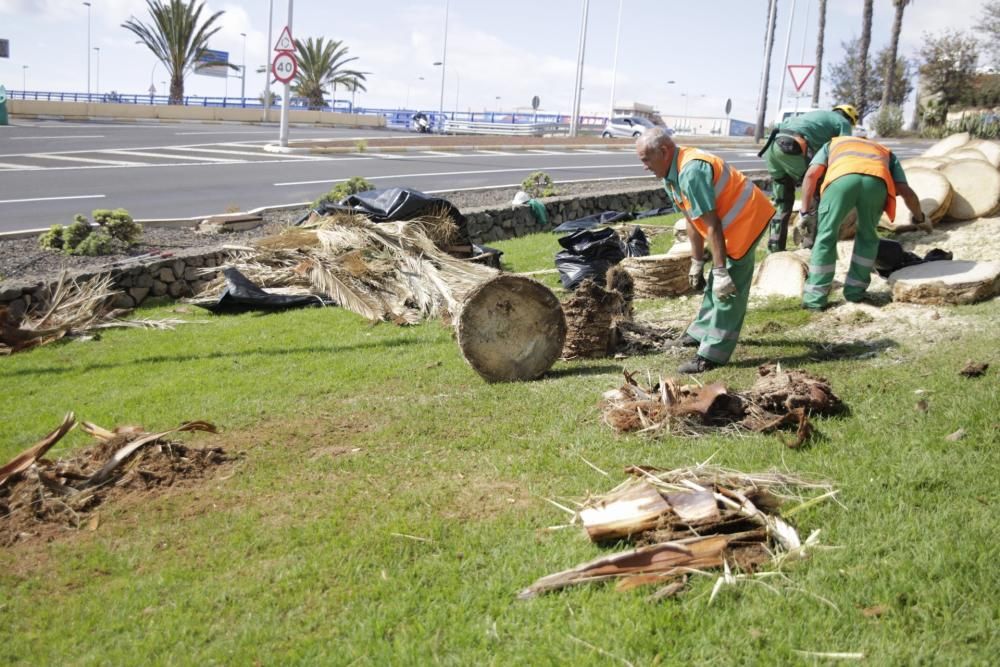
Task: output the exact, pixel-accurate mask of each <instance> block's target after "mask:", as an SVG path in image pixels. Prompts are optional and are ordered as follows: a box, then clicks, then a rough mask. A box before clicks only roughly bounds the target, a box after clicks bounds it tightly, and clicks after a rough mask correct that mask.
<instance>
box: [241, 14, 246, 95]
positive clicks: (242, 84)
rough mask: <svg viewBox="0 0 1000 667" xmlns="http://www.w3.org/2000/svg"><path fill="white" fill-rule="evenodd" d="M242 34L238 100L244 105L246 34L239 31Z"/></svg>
mask: <svg viewBox="0 0 1000 667" xmlns="http://www.w3.org/2000/svg"><path fill="white" fill-rule="evenodd" d="M240 34H241V35H243V65H242V66H241V67H240V100H242V102H241V104H242V105H243V106H246V104H247V34H246V33H245V32H241V33H240Z"/></svg>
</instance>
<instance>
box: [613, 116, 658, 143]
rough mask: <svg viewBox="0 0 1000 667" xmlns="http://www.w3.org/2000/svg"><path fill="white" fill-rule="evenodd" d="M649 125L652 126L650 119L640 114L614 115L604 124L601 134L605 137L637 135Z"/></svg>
mask: <svg viewBox="0 0 1000 667" xmlns="http://www.w3.org/2000/svg"><path fill="white" fill-rule="evenodd" d="M649 127H653V123H652V121H650V120H648V119H646V118H643V117H642V116H615V117H613V118H611V119H610V120H609V121H608V122H607V123H605V124H604V131H603V132H601V136H602V137H604V138H605V139H607V138H609V137H638V136H639V135H640V134H642V133H643V132H644V131H645V130H646V128H649Z"/></svg>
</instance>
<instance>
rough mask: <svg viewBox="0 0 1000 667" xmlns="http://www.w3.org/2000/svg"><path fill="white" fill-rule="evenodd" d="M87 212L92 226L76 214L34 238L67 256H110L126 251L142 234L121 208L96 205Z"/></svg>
mask: <svg viewBox="0 0 1000 667" xmlns="http://www.w3.org/2000/svg"><path fill="white" fill-rule="evenodd" d="M91 215H93V218H94V222H96V223H97V225H96V226H95V225H92V224H91V223H90V221H89V220H87V218H85V217H84V216H82V215H80V214H79V213H77V214H76V215H75V216H73V222H72V224H70V225H68V226H66V227H63V226H62V225H52V227H50V228H49V231H47V232H45V233H44V234H42V235H41V236H40V237H39V238H38V245H39V246H41V247H42V248H46V249H48V250H59V251H61V252H64V253H66V254H67V255H89V256H96V255H112V254H116V253H120V252H124V251H125V250H127V249H128V248H129V246H131V245H132V244H133V243H135V242H136V241H138V240H139V236H140V235H141V234H142V225H140V224H138V223H136V222H135V220H133V219H132V216H131V215H129V212H128V211H126V210H125V209H123V208H116V209H115V210H113V211H112V210H109V209H100V208H99V209H97V210H95V211H93V212H92V214H91Z"/></svg>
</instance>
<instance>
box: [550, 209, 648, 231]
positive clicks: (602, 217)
mask: <svg viewBox="0 0 1000 667" xmlns="http://www.w3.org/2000/svg"><path fill="white" fill-rule="evenodd" d="M633 217H634V216H633V215H632V214H631V213H622V212H621V211H604V212H603V213H594V214H593V215H588V216H586V217H583V218H577V219H576V220H567V221H566V222H564V223H562V224H561V225H559V226H558V227H556V228H555V229H553V230H552V231H553V232H554V233H557V234H561V233H563V232H575V231H579V230H581V229H590V228H592V227H597V226H598V225H609V224H611V223H613V222H622V221H628V220H632V219H633Z"/></svg>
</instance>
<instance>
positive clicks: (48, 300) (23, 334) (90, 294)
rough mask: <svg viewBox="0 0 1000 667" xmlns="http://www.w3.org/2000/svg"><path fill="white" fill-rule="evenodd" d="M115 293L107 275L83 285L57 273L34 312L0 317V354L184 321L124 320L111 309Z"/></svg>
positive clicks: (123, 311)
mask: <svg viewBox="0 0 1000 667" xmlns="http://www.w3.org/2000/svg"><path fill="white" fill-rule="evenodd" d="M116 294H117V290H116V289H114V282H113V280H112V277H111V275H110V274H102V275H99V276H97V277H95V278H92V279H90V280H87V281H84V282H78V281H77V280H75V279H73V278H71V277H69V275H68V274H67V273H66V272H63V273H62V274H60V276H59V279H58V280H57V281H56V284H55V285H54V286H53V287H52V288H51V289H50V290H49V293H48V295H47V296H45V297H43V299H42V301H41V309H40V310H39V311H38V312H37V313H29V314H28V315H26V316H25V317H24V318H23V319H21V320H20V321H15V320H13V319H12V318H10V317H9V315H7V313H6V312H4V317H3V318H0V355H8V354H12V353H13V352H18V351H20V350H24V349H27V348H30V347H35V346H37V345H44V344H46V343H51V342H53V341H55V340H58V339H60V338H63V337H64V336H83V335H86V334H88V333H91V332H94V331H97V330H99V329H111V328H122V327H125V328H138V329H171V328H173V327H174V326H176V325H178V324H183V323H184V321H183V320H177V319H168V320H127V319H123V316H124V315H125V314H127V313H128V311H127V310H121V309H115V308H112V307H111V300H112V299H113V298H114V296H115V295H116Z"/></svg>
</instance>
